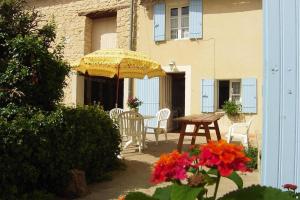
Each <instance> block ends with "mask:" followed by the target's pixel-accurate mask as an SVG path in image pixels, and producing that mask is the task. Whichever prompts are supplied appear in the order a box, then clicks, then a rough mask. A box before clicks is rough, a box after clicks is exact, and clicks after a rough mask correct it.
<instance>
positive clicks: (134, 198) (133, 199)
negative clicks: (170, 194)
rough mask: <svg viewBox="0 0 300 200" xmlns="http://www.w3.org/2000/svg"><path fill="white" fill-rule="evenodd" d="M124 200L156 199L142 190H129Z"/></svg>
mask: <svg viewBox="0 0 300 200" xmlns="http://www.w3.org/2000/svg"><path fill="white" fill-rule="evenodd" d="M125 200H158V199H156V198H154V197H151V196H149V195H146V194H144V193H142V192H130V193H129V194H127V195H126V197H125Z"/></svg>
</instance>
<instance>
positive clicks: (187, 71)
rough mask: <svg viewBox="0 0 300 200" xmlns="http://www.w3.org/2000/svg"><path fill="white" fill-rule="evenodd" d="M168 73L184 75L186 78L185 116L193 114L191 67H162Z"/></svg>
mask: <svg viewBox="0 0 300 200" xmlns="http://www.w3.org/2000/svg"><path fill="white" fill-rule="evenodd" d="M162 68H163V70H164V71H165V72H166V73H184V74H185V75H184V77H185V99H184V101H185V102H184V115H190V114H191V103H192V68H191V66H190V65H181V66H175V67H173V66H170V65H167V66H162Z"/></svg>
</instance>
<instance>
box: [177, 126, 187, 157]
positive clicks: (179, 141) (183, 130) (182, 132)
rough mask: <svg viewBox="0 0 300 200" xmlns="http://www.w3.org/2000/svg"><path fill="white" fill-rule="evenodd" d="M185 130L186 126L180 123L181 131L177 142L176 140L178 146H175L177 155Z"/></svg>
mask: <svg viewBox="0 0 300 200" xmlns="http://www.w3.org/2000/svg"><path fill="white" fill-rule="evenodd" d="M185 129H186V124H185V123H182V124H181V129H180V136H179V140H178V144H177V151H178V152H179V153H181V150H182V145H183V139H184V134H185Z"/></svg>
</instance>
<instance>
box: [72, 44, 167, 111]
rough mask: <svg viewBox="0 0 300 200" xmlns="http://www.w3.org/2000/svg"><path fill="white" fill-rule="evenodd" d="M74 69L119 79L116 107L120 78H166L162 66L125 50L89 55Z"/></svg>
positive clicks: (110, 50) (101, 51)
mask: <svg viewBox="0 0 300 200" xmlns="http://www.w3.org/2000/svg"><path fill="white" fill-rule="evenodd" d="M72 65H73V67H74V69H75V70H77V71H79V72H81V73H83V74H88V75H90V76H105V77H109V78H113V77H114V76H116V77H117V95H116V106H117V102H118V93H119V78H140V79H142V78H144V77H145V76H148V77H149V78H152V77H158V76H165V72H164V71H163V70H162V68H161V66H160V64H159V63H158V62H156V61H154V60H152V59H151V58H150V57H148V56H147V55H145V54H143V53H141V52H136V51H130V50H125V49H106V50H98V51H95V52H93V53H90V54H87V55H85V56H84V57H82V58H81V59H80V61H78V62H77V63H73V64H72Z"/></svg>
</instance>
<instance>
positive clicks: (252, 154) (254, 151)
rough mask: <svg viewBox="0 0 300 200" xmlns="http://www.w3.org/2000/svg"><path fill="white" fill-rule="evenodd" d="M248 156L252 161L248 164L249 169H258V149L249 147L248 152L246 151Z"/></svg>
mask: <svg viewBox="0 0 300 200" xmlns="http://www.w3.org/2000/svg"><path fill="white" fill-rule="evenodd" d="M245 153H246V156H247V157H248V158H251V161H250V162H249V163H248V165H247V166H248V168H250V169H257V160H258V149H257V147H253V146H249V147H248V149H247V150H245Z"/></svg>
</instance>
